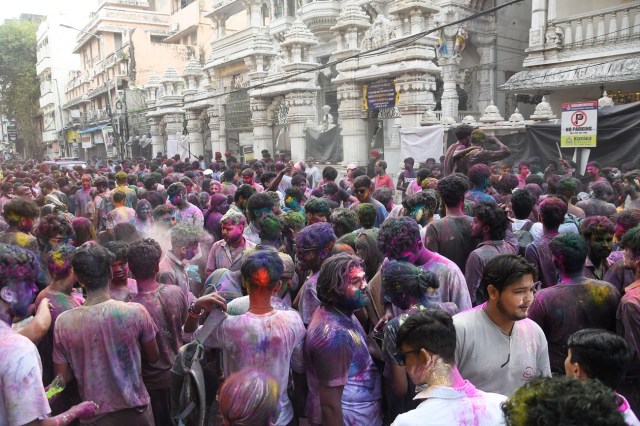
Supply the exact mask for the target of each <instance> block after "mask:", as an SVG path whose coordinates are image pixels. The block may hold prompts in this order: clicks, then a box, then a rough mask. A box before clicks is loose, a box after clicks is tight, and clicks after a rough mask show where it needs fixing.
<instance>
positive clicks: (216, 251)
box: [205, 209, 256, 277]
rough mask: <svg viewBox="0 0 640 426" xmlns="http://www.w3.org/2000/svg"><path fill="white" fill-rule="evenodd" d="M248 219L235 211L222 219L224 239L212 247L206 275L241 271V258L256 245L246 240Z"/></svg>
mask: <svg viewBox="0 0 640 426" xmlns="http://www.w3.org/2000/svg"><path fill="white" fill-rule="evenodd" d="M245 225H246V219H245V217H244V215H243V214H242V213H240V212H238V211H237V210H235V209H229V211H227V212H226V213H225V214H224V216H222V218H221V219H220V226H221V229H222V239H221V240H220V241H216V242H215V243H213V245H212V246H211V251H210V252H209V257H208V258H207V266H206V268H205V275H206V276H207V277H208V276H209V275H211V274H212V273H213V272H214V271H216V270H218V269H221V268H226V269H229V270H231V271H237V270H239V269H240V258H241V257H242V253H243V252H244V251H245V250H248V249H251V248H253V247H255V246H256V245H255V243H252V242H251V241H249V240H247V239H245V238H244V236H243V233H244V228H245Z"/></svg>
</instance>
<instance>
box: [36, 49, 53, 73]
mask: <svg viewBox="0 0 640 426" xmlns="http://www.w3.org/2000/svg"><path fill="white" fill-rule="evenodd" d="M48 69H49V70H50V69H51V55H49V53H48V49H47V54H46V55H42V56H41V55H38V63H37V64H36V75H40V74H42V73H43V72H44V71H46V70H48Z"/></svg>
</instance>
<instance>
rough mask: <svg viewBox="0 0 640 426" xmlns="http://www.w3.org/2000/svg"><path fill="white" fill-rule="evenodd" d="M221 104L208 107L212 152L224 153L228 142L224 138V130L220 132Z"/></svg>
mask: <svg viewBox="0 0 640 426" xmlns="http://www.w3.org/2000/svg"><path fill="white" fill-rule="evenodd" d="M220 109H221V107H220V105H213V106H211V107H209V108H208V109H207V115H208V116H209V130H210V131H211V152H213V154H214V155H215V153H216V152H219V153H221V154H224V153H225V151H226V150H227V144H226V141H225V139H224V130H223V131H222V132H220V127H221V126H220V115H221V114H220Z"/></svg>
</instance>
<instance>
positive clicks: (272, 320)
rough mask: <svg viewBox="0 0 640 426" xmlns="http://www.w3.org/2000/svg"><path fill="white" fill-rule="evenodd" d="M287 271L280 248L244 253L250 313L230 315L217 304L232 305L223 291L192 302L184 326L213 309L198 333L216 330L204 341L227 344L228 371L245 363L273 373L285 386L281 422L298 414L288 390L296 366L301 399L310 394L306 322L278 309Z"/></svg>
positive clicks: (190, 326)
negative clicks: (277, 295) (276, 303)
mask: <svg viewBox="0 0 640 426" xmlns="http://www.w3.org/2000/svg"><path fill="white" fill-rule="evenodd" d="M283 270H284V266H283V263H282V260H281V259H280V257H279V256H278V253H277V252H276V251H271V250H256V251H255V252H253V253H251V254H250V255H249V256H247V257H246V259H245V258H244V257H243V262H242V266H241V269H240V271H241V272H242V278H243V281H244V283H245V285H246V286H247V291H248V292H249V310H248V312H247V313H245V314H242V315H238V316H228V315H227V314H225V313H224V312H222V311H221V310H220V309H215V308H216V307H220V308H226V304H225V302H224V299H223V298H222V297H221V296H220V295H219V294H216V293H213V294H210V295H207V296H203V297H201V298H199V299H198V300H197V301H195V302H194V303H193V304H192V305H191V307H190V308H189V316H188V318H187V321H186V323H185V326H184V330H185V331H186V332H192V331H193V330H194V329H195V328H196V326H197V323H198V318H199V316H200V314H201V313H202V311H203V310H206V311H210V313H209V317H208V318H207V320H206V321H205V324H204V325H203V326H202V327H201V328H200V329H199V330H198V331H196V333H195V337H196V338H198V336H199V335H200V336H201V335H202V333H203V330H207V329H212V330H213V331H212V332H211V333H210V334H209V335H208V336H203V337H205V340H204V342H203V343H204V345H205V347H209V348H220V349H222V353H223V356H224V361H225V362H224V366H223V369H224V373H225V376H226V377H229V375H231V374H233V373H235V372H238V371H240V370H242V369H244V368H259V369H261V370H266V371H268V372H270V373H271V374H272V375H273V377H274V378H275V379H276V380H277V381H278V385H279V390H280V415H279V416H278V419H277V421H276V422H275V424H276V426H284V425H288V424H289V422H291V421H292V419H293V418H294V412H293V406H292V404H291V402H290V401H289V397H288V395H287V385H288V382H289V369H290V368H291V370H293V372H294V389H295V391H294V395H296V396H297V397H298V396H299V397H301V398H304V395H305V389H304V386H303V384H304V381H300V380H299V379H301V378H302V379H303V378H304V376H303V374H304V357H303V352H302V349H303V344H304V336H305V329H304V324H303V323H302V319H301V318H300V315H299V314H298V313H297V312H295V311H285V310H277V309H274V307H273V306H272V304H271V297H272V296H273V294H274V293H275V292H276V291H277V290H278V288H279V286H280V278H281V275H282V272H283ZM298 386H300V387H298Z"/></svg>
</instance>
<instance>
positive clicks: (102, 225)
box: [93, 176, 115, 232]
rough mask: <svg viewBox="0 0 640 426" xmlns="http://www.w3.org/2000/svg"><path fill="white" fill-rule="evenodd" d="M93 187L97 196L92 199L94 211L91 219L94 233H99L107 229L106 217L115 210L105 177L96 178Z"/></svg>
mask: <svg viewBox="0 0 640 426" xmlns="http://www.w3.org/2000/svg"><path fill="white" fill-rule="evenodd" d="M94 185H95V186H96V191H97V192H98V195H96V196H95V197H94V198H93V204H94V206H95V211H96V213H95V215H94V217H93V226H94V227H95V228H96V232H101V231H104V230H105V229H107V215H108V214H109V212H110V211H111V210H113V209H114V208H115V205H114V204H113V200H112V199H111V191H110V190H109V181H108V180H107V178H106V177H103V176H101V177H99V178H97V179H96V180H95V182H94Z"/></svg>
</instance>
